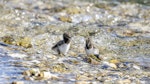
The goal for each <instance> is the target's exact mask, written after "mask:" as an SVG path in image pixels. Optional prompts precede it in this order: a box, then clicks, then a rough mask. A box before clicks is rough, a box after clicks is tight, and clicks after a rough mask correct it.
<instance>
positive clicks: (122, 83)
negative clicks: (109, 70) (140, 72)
mask: <svg viewBox="0 0 150 84" xmlns="http://www.w3.org/2000/svg"><path fill="white" fill-rule="evenodd" d="M116 83H117V84H131V80H130V79H122V80H117V81H116Z"/></svg>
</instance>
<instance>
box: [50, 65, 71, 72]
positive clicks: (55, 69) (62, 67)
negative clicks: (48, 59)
mask: <svg viewBox="0 0 150 84" xmlns="http://www.w3.org/2000/svg"><path fill="white" fill-rule="evenodd" d="M52 71H53V72H59V73H67V72H69V71H70V69H69V68H68V67H67V66H66V65H65V64H64V63H57V64H55V65H53V66H52Z"/></svg>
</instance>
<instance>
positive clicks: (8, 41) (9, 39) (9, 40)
mask: <svg viewBox="0 0 150 84" xmlns="http://www.w3.org/2000/svg"><path fill="white" fill-rule="evenodd" d="M1 39H2V41H3V42H4V43H6V44H14V42H15V39H14V37H13V36H4V37H2V38H1Z"/></svg>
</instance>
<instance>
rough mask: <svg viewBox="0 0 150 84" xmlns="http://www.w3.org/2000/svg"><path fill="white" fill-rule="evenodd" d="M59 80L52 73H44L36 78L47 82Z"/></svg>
mask: <svg viewBox="0 0 150 84" xmlns="http://www.w3.org/2000/svg"><path fill="white" fill-rule="evenodd" d="M50 78H52V79H58V77H57V76H56V75H54V74H51V73H50V72H46V71H42V72H40V73H39V74H38V76H37V77H36V78H35V79H36V80H46V79H50Z"/></svg>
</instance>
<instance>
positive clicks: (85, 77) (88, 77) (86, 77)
mask: <svg viewBox="0 0 150 84" xmlns="http://www.w3.org/2000/svg"><path fill="white" fill-rule="evenodd" d="M93 78H94V77H93V76H91V75H90V74H79V75H77V77H76V80H80V81H89V80H93Z"/></svg>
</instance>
